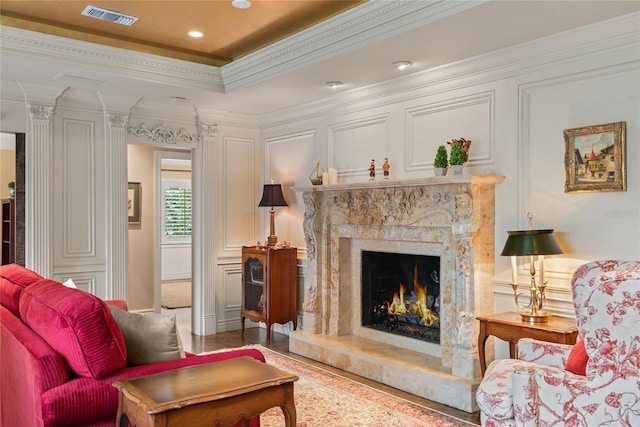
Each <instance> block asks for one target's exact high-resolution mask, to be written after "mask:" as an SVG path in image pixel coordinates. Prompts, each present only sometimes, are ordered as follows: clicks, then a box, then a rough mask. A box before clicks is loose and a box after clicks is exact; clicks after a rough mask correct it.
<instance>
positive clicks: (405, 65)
mask: <svg viewBox="0 0 640 427" xmlns="http://www.w3.org/2000/svg"><path fill="white" fill-rule="evenodd" d="M391 65H393V66H394V67H396V68H397V69H398V70H406V69H407V68H409V67H411V65H412V64H411V62H409V61H396V62H394V63H393V64H391Z"/></svg>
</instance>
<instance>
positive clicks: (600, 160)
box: [563, 122, 627, 193]
mask: <svg viewBox="0 0 640 427" xmlns="http://www.w3.org/2000/svg"><path fill="white" fill-rule="evenodd" d="M563 133H564V140H565V146H566V152H565V157H564V166H565V171H566V182H565V186H564V192H565V193H581V192H594V191H626V190H627V176H626V164H625V163H626V158H625V155H626V153H625V150H626V141H625V139H626V122H615V123H607V124H603V125H594V126H585V127H581V128H575V129H566V130H564V132H563Z"/></svg>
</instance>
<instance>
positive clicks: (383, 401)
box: [223, 345, 474, 427]
mask: <svg viewBox="0 0 640 427" xmlns="http://www.w3.org/2000/svg"><path fill="white" fill-rule="evenodd" d="M248 347H252V348H257V349H258V350H260V351H261V352H262V353H263V354H264V355H265V358H266V359H267V363H269V364H271V365H274V366H276V367H277V368H279V369H282V370H283V371H287V372H289V373H292V374H294V375H297V376H298V377H299V378H300V379H299V380H298V381H296V383H295V385H294V396H295V403H296V412H297V427H353V426H361V427H463V426H464V427H470V426H474V424H471V423H468V422H466V421H462V420H457V419H455V418H452V417H450V416H448V415H445V414H442V413H439V412H437V411H434V410H433V409H430V408H426V407H424V406H421V405H418V404H416V403H413V402H409V401H407V400H404V399H402V398H399V397H396V396H393V395H391V394H388V393H385V392H383V391H380V390H377V389H375V388H373V387H369V386H367V385H364V384H360V383H358V382H356V381H353V380H351V379H349V378H346V377H343V376H341V375H337V374H334V373H332V372H329V371H327V370H324V369H321V368H318V367H315V366H313V365H310V364H308V363H305V362H302V361H299V360H297V359H294V358H292V357H289V356H285V355H283V354H280V353H276V352H274V351H272V350H269V349H267V348H266V347H263V346H260V345H252V346H248ZM223 351H224V350H223ZM260 425H261V426H262V427H281V426H283V425H284V415H283V413H282V410H281V409H280V408H272V409H269V410H268V411H267V412H265V413H263V414H262V415H261V416H260Z"/></svg>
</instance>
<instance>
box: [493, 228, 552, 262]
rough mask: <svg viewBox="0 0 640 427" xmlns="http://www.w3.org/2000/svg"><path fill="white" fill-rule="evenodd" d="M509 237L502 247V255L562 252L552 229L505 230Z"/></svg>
mask: <svg viewBox="0 0 640 427" xmlns="http://www.w3.org/2000/svg"><path fill="white" fill-rule="evenodd" d="M507 233H508V234H509V237H507V242H506V243H505V244H504V249H502V253H501V254H500V255H502V256H509V255H511V256H527V255H557V254H562V253H564V252H563V251H562V249H561V248H560V246H559V245H558V242H556V239H555V237H553V230H526V231H507Z"/></svg>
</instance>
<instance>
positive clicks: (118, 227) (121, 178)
mask: <svg viewBox="0 0 640 427" xmlns="http://www.w3.org/2000/svg"><path fill="white" fill-rule="evenodd" d="M128 122H129V117H128V116H126V115H119V114H107V125H108V128H107V141H106V155H107V159H106V163H107V164H106V174H107V176H106V188H107V200H106V201H107V212H106V218H105V219H106V228H107V230H106V235H107V251H106V252H107V260H106V261H107V265H106V268H107V271H106V275H107V280H106V281H107V283H108V284H110V286H107V288H106V292H107V298H109V299H124V300H126V299H127V291H128V286H127V264H128V256H127V254H128V248H129V244H128V233H127V230H128V218H127V213H126V212H127V164H128V162H127V124H128Z"/></svg>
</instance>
